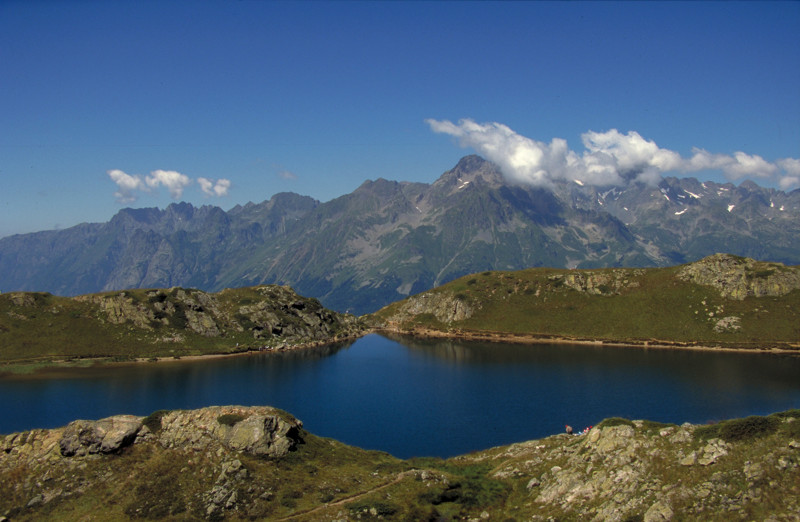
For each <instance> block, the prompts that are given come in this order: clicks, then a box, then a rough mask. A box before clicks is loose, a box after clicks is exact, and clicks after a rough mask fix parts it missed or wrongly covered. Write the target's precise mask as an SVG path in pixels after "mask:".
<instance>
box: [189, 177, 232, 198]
mask: <svg viewBox="0 0 800 522" xmlns="http://www.w3.org/2000/svg"><path fill="white" fill-rule="evenodd" d="M197 183H199V184H200V189H201V190H202V191H203V193H204V194H206V195H207V196H227V195H228V190H230V188H231V181H230V180H229V179H218V180H216V181H215V180H213V179H208V178H197Z"/></svg>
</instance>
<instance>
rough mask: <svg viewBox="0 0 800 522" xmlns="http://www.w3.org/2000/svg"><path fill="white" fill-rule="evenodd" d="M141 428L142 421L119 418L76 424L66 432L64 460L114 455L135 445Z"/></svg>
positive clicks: (137, 418) (62, 449)
mask: <svg viewBox="0 0 800 522" xmlns="http://www.w3.org/2000/svg"><path fill="white" fill-rule="evenodd" d="M141 427H142V417H135V416H133V415H116V416H114V417H108V418H106V419H101V420H98V421H87V420H76V421H73V422H71V423H69V424H68V425H67V427H66V428H64V432H63V434H62V436H61V440H60V441H59V447H60V448H61V454H62V455H64V456H65V457H71V456H73V455H77V456H84V455H87V454H96V453H114V452H117V451H119V450H120V449H122V448H123V447H125V446H127V445H129V444H131V443H133V441H134V440H135V439H136V435H137V434H138V433H139V430H140V429H141Z"/></svg>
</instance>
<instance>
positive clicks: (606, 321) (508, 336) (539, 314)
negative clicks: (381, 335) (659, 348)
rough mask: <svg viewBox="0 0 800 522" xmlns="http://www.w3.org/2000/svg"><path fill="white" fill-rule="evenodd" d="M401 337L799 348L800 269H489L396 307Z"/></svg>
mask: <svg viewBox="0 0 800 522" xmlns="http://www.w3.org/2000/svg"><path fill="white" fill-rule="evenodd" d="M371 320H372V322H373V324H375V325H378V326H381V327H383V328H386V329H389V330H394V331H399V332H403V333H414V332H418V333H422V334H427V335H435V334H440V335H455V336H467V337H469V336H478V337H482V338H487V339H491V338H493V337H494V338H497V339H498V340H506V341H507V340H514V339H515V338H518V339H520V340H523V341H527V340H535V339H544V340H547V339H554V338H566V339H571V340H588V341H599V342H625V343H632V344H667V345H670V344H671V345H678V346H681V345H683V346H690V345H706V346H728V347H746V348H775V347H777V348H785V349H800V268H798V267H786V266H783V265H780V264H777V263H760V262H755V261H753V260H748V259H745V258H737V257H735V256H724V255H720V256H712V257H710V258H706V259H704V260H701V261H698V262H697V263H692V264H690V265H684V266H679V267H670V268H650V269H629V268H607V269H596V270H561V269H547V268H535V269H529V270H521V271H516V272H482V273H480V274H474V275H470V276H466V277H463V278H461V279H457V280H455V281H452V282H451V283H448V284H446V285H443V286H441V287H439V288H436V289H433V290H430V291H428V292H425V293H423V294H419V295H416V296H413V297H410V298H408V299H406V300H404V301H400V302H397V303H393V304H392V305H390V306H387V307H386V308H384V309H382V310H380V311H378V312H377V313H375V314H374V315H373V316H371Z"/></svg>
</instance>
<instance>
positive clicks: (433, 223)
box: [0, 156, 800, 313]
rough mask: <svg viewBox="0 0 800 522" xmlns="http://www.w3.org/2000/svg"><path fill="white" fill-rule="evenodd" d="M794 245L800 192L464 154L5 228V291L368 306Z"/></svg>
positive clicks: (0, 271)
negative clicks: (230, 200)
mask: <svg viewBox="0 0 800 522" xmlns="http://www.w3.org/2000/svg"><path fill="white" fill-rule="evenodd" d="M798 239H800V190H795V191H793V192H791V193H788V194H787V193H784V192H781V191H778V190H775V189H767V188H762V187H759V186H757V185H755V184H754V183H751V182H744V183H742V184H741V185H740V186H738V187H737V186H735V185H732V184H717V183H712V182H705V183H701V182H699V181H697V180H696V179H693V178H682V179H678V178H665V179H664V180H662V181H661V183H660V184H659V186H657V187H652V186H648V185H644V184H639V183H635V182H631V183H630V184H629V185H627V186H625V187H592V186H588V185H581V184H580V183H579V182H564V183H561V184H559V185H556V186H555V187H551V188H533V187H524V186H516V185H510V184H508V183H507V182H506V181H505V180H504V179H503V177H502V175H501V174H500V172H499V170H498V168H497V167H496V166H495V165H494V164H492V163H489V162H487V161H485V160H483V159H482V158H480V157H478V156H467V157H465V158H463V159H462V160H461V161H459V163H458V164H457V165H456V166H455V167H454V168H453V169H452V170H450V171H448V172H445V173H444V174H443V175H442V176H441V177H440V178H439V179H438V180H437V181H436V182H434V183H433V184H426V183H408V182H396V181H387V180H385V179H378V180H376V181H367V182H365V183H364V184H363V185H361V186H360V187H359V188H358V189H356V190H355V191H354V192H352V193H350V194H347V195H344V196H342V197H339V198H337V199H334V200H332V201H329V202H326V203H320V202H318V201H315V200H313V199H311V198H309V197H305V196H299V195H296V194H285V193H284V194H277V195H275V196H273V197H272V199H270V200H269V201H265V202H263V203H258V204H253V203H248V204H247V205H245V206H243V207H242V206H237V207H235V208H233V209H231V210H230V211H228V212H225V211H223V210H222V209H220V208H217V207H211V206H203V207H200V208H196V207H193V206H192V205H190V204H187V203H180V204H173V205H170V206H169V207H167V208H166V209H165V210H159V209H136V210H134V209H124V210H122V211H120V212H119V213H118V214H117V215H116V216H114V217H113V218H112V219H111V221H109V222H108V223H102V224H83V225H78V226H76V227H72V228H69V229H65V230H60V231H47V232H37V233H33V234H24V235H16V236H11V237H7V238H3V239H0V290H2V291H9V290H39V291H50V292H53V293H56V294H61V295H74V294H81V293H90V292H98V291H103V290H118V289H124V288H134V287H170V286H185V287H195V288H199V289H202V290H208V291H216V290H220V289H222V288H225V287H231V286H246V285H247V286H249V285H255V284H261V283H285V284H289V285H291V286H292V287H294V288H295V289H296V290H297V291H298V292H299V293H300V294H303V295H307V296H313V297H318V298H319V299H320V300H321V301H322V303H323V304H324V305H325V306H327V307H330V308H334V309H337V310H350V311H351V312H354V313H364V312H369V311H374V310H377V309H378V308H380V307H381V306H383V305H385V304H388V303H389V302H392V301H395V300H398V299H401V298H404V297H406V296H408V295H409V294H413V293H417V292H420V291H423V290H426V289H428V288H431V287H432V286H434V285H438V284H441V283H445V282H447V281H450V280H452V279H454V278H456V277H459V276H462V275H465V274H467V273H472V272H480V271H484V270H489V269H499V270H506V269H509V270H510V269H520V268H527V267H536V266H552V267H581V268H588V267H603V266H643V267H644V266H664V265H671V264H675V263H682V262H687V261H693V260H697V259H700V258H702V257H704V256H706V255H710V254H713V253H716V252H728V253H732V254H737V255H742V256H747V257H752V258H756V259H761V260H769V261H779V262H783V263H786V264H798V263H800V241H798Z"/></svg>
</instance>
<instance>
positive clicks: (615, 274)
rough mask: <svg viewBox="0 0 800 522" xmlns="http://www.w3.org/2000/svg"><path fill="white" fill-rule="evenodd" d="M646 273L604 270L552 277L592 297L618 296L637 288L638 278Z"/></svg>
mask: <svg viewBox="0 0 800 522" xmlns="http://www.w3.org/2000/svg"><path fill="white" fill-rule="evenodd" d="M643 273H644V270H641V269H625V270H620V269H618V270H603V271H590V270H582V271H572V272H569V273H567V274H554V275H552V276H550V278H549V279H550V280H551V281H553V282H560V281H563V284H564V285H565V286H567V287H569V288H572V289H573V290H575V291H577V292H585V293H587V294H592V295H608V294H618V293H620V291H622V290H624V289H626V288H637V287H638V286H639V282H638V281H637V280H636V278H637V277H638V276H640V275H642V274H643Z"/></svg>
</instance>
